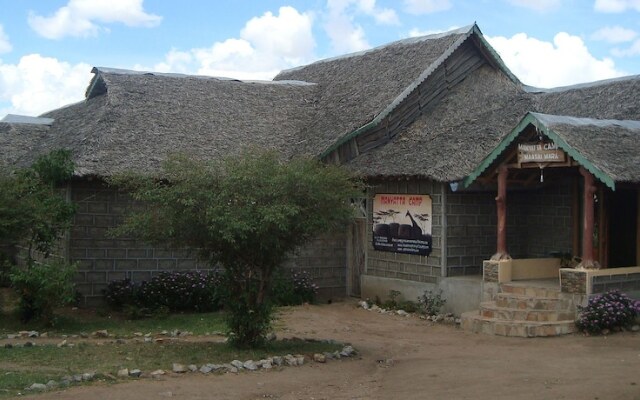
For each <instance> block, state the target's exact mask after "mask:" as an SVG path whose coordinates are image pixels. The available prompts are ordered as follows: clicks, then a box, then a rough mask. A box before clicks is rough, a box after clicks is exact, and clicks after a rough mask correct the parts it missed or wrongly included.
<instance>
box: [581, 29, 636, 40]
mask: <svg viewBox="0 0 640 400" xmlns="http://www.w3.org/2000/svg"><path fill="white" fill-rule="evenodd" d="M636 36H638V33H637V32H636V31H634V30H632V29H626V28H623V27H621V26H606V27H604V28H601V29H598V30H597V31H595V32H594V33H593V34H592V35H591V38H592V39H594V40H602V41H605V42H608V43H624V42H630V41H632V40H633V39H635V38H636Z"/></svg>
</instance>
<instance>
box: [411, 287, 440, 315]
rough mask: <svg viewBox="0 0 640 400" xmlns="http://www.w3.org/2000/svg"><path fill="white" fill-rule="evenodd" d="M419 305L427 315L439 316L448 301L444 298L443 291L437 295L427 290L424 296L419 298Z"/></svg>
mask: <svg viewBox="0 0 640 400" xmlns="http://www.w3.org/2000/svg"><path fill="white" fill-rule="evenodd" d="M418 303H419V304H420V308H421V309H422V311H423V312H424V313H425V314H426V315H438V314H439V313H440V309H441V308H442V306H444V305H445V304H446V303H447V300H446V299H443V298H442V290H439V291H438V292H437V293H435V292H434V291H432V290H425V291H424V294H423V295H422V296H418Z"/></svg>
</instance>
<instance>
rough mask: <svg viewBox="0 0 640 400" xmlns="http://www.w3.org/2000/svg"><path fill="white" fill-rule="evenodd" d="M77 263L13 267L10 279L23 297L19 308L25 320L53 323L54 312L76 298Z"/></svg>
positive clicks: (55, 262) (20, 296) (49, 263)
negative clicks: (74, 283)
mask: <svg viewBox="0 0 640 400" xmlns="http://www.w3.org/2000/svg"><path fill="white" fill-rule="evenodd" d="M76 269H77V267H76V265H75V264H71V265H70V264H66V263H64V262H62V261H52V262H48V263H42V264H35V263H34V264H31V265H30V266H29V267H26V268H23V267H13V268H12V270H11V274H10V279H11V283H12V286H13V288H14V289H15V290H16V292H17V293H18V296H19V298H20V302H19V305H18V307H19V311H20V316H21V319H22V320H23V321H24V322H27V321H30V320H32V319H40V320H42V321H43V322H44V323H45V324H47V325H53V323H54V322H55V321H54V318H53V311H54V309H55V308H56V307H60V306H63V305H66V304H69V303H72V302H73V301H74V300H75V288H74V285H73V281H72V279H73V275H74V274H75V272H76Z"/></svg>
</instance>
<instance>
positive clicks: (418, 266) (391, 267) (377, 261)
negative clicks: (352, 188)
mask: <svg viewBox="0 0 640 400" xmlns="http://www.w3.org/2000/svg"><path fill="white" fill-rule="evenodd" d="M368 183H369V184H370V185H371V188H370V189H369V191H368V201H369V203H370V204H372V202H373V196H374V195H375V194H377V193H398V194H423V195H430V196H431V201H432V214H433V215H432V220H431V223H432V231H431V235H432V239H433V251H432V252H431V254H430V255H429V256H418V255H413V254H400V253H392V252H386V251H376V250H374V249H373V226H372V221H373V214H372V213H373V211H372V207H371V206H369V207H368V210H367V213H368V217H367V246H366V249H367V257H366V258H367V265H366V270H365V274H367V275H372V276H380V277H384V278H397V279H404V280H410V281H415V282H426V283H436V282H437V281H438V279H439V277H440V275H441V257H442V215H441V214H442V213H441V207H442V192H441V191H442V185H441V184H440V183H434V182H431V181H428V180H410V181H406V180H402V181H401V180H397V181H395V180H394V181H378V182H376V181H370V182H368Z"/></svg>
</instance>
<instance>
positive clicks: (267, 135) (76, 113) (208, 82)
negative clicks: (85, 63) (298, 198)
mask: <svg viewBox="0 0 640 400" xmlns="http://www.w3.org/2000/svg"><path fill="white" fill-rule="evenodd" d="M93 72H94V73H95V76H94V78H93V81H92V83H91V85H90V90H88V92H87V96H88V97H87V99H86V100H85V101H83V102H80V103H77V104H73V105H71V106H68V107H64V108H61V109H58V110H54V111H51V112H49V113H47V114H45V116H46V117H51V118H54V119H55V122H54V123H53V125H52V126H51V129H50V131H49V134H48V135H47V136H46V137H45V138H41V139H40V140H39V146H38V148H37V149H36V151H37V152H46V151H47V149H51V148H57V147H62V148H68V149H71V150H72V152H73V155H74V159H75V161H76V164H77V170H76V173H77V174H78V175H80V176H83V175H98V176H107V175H110V174H113V173H114V172H118V171H122V170H125V169H136V170H137V171H142V172H153V171H157V170H158V169H159V166H160V163H161V161H162V160H163V159H165V158H166V156H167V155H168V154H170V153H173V152H185V153H189V154H191V155H193V156H195V157H200V158H215V157H223V156H225V155H228V154H231V153H234V152H237V151H238V150H239V149H241V148H242V147H244V146H259V147H263V148H272V149H276V150H278V151H281V152H282V153H283V154H284V155H285V156H287V155H288V154H292V153H293V152H294V151H295V148H296V143H298V142H299V141H300V140H301V138H300V137H299V136H298V135H299V134H300V132H303V127H304V126H306V125H307V124H309V121H310V120H311V117H312V111H313V99H314V98H315V93H314V92H315V87H314V85H309V84H305V83H300V82H285V83H272V82H261V83H258V82H240V81H235V80H224V79H216V78H205V77H191V76H180V75H166V74H151V73H147V74H140V73H136V72H131V71H122V70H111V69H100V68H95V69H94V70H93Z"/></svg>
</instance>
